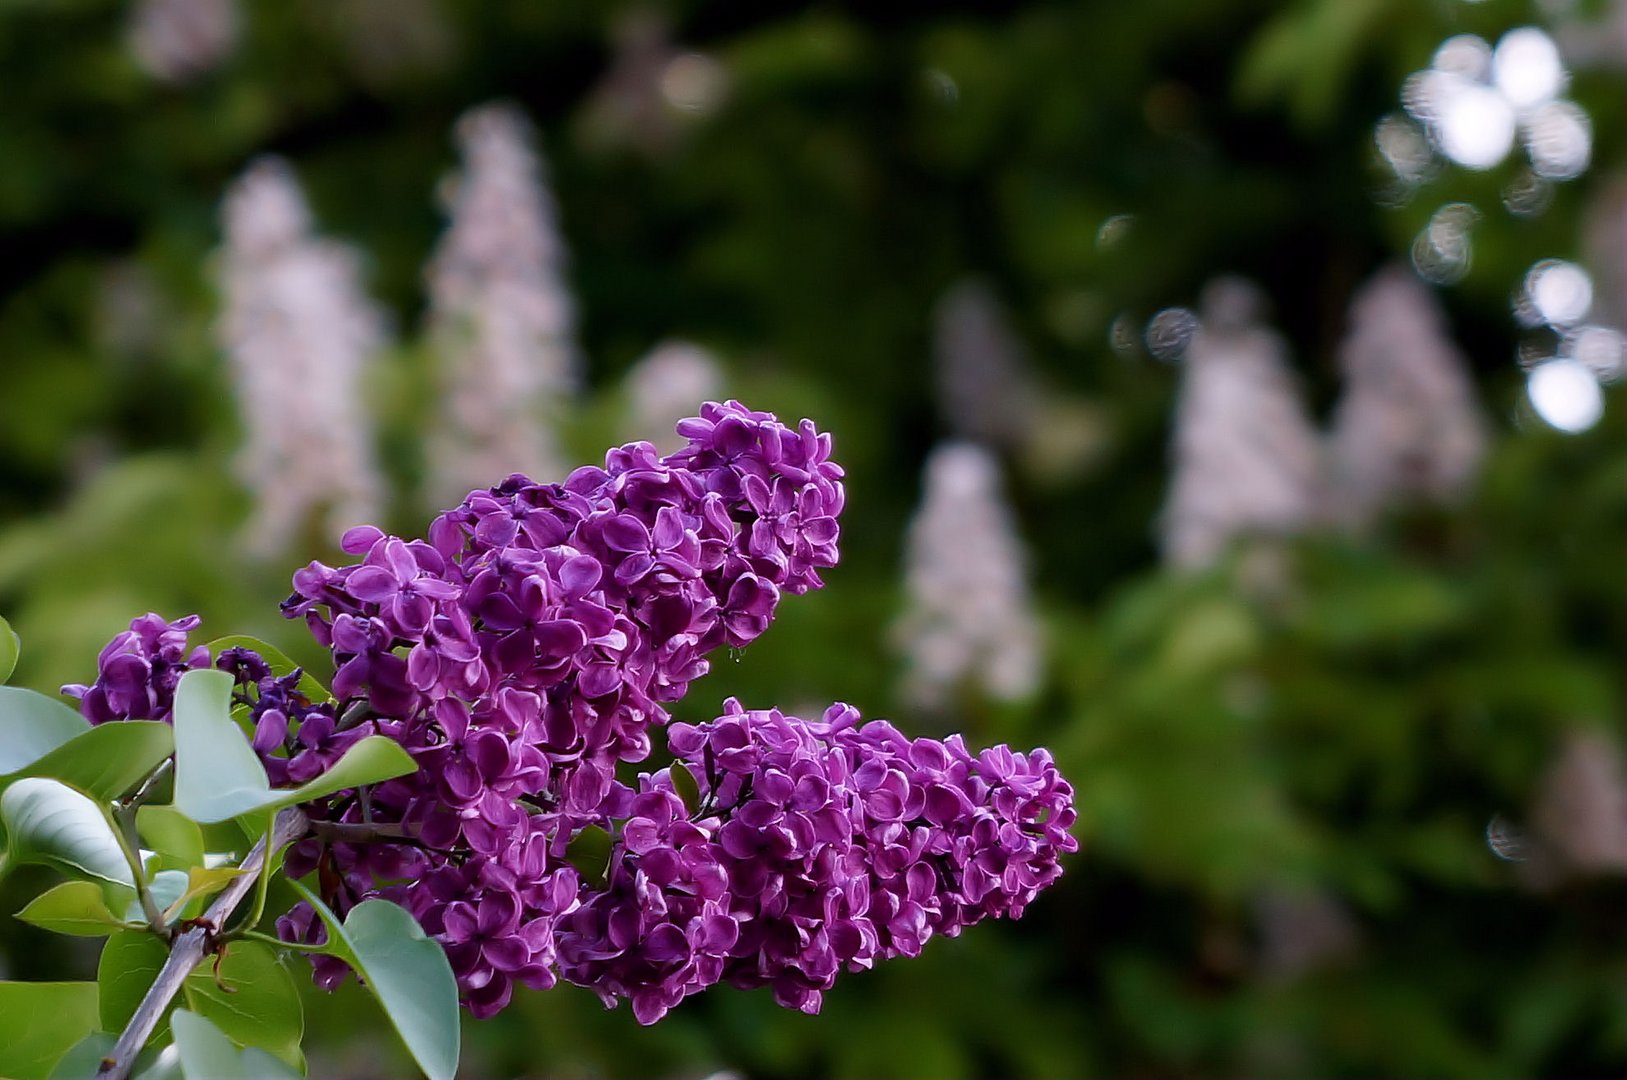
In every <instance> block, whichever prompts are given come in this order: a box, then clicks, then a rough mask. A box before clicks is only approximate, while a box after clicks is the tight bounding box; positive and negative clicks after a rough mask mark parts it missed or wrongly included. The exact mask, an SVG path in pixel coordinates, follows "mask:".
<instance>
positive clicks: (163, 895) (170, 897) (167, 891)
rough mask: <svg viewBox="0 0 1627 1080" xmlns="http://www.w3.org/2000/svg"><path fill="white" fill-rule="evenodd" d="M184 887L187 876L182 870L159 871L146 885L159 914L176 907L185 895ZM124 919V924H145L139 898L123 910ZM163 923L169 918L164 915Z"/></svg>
mask: <svg viewBox="0 0 1627 1080" xmlns="http://www.w3.org/2000/svg"><path fill="white" fill-rule="evenodd" d="M186 887H187V874H186V871H184V870H160V871H158V873H156V874H154V875H153V879H152V880H151V881H150V882H148V883H147V891H148V892H149V893H151V894H152V898H153V903H154V904H156V905H157V906H158V910H159V911H160V912H162V911H164V910H166V909H167V908H170V907H174V906H176V905H178V904H179V903H180V901H181V897H182V896H184V895H185V894H186ZM124 919H125V921H126V922H132V923H138V924H140V925H142V926H145V925H146V924H147V913H146V911H145V910H143V909H142V906H141V898H140V897H135V898H133V899H131V901H130V903H129V905H128V906H127V907H126V908H125V909H124ZM164 921H165V922H166V923H167V922H169V921H170V917H169V916H168V915H166V916H165V917H164Z"/></svg>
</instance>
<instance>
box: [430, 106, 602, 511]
mask: <svg viewBox="0 0 1627 1080" xmlns="http://www.w3.org/2000/svg"><path fill="white" fill-rule="evenodd" d="M457 142H458V148H459V152H460V154H461V157H462V169H461V171H460V172H459V174H458V176H457V177H456V178H455V179H454V180H452V181H451V182H450V183H449V184H448V185H447V188H446V191H447V198H446V206H447V210H448V213H449V214H450V216H451V223H450V224H449V225H448V227H447V230H446V233H445V235H444V236H442V238H441V243H440V246H439V248H438V249H437V250H436V252H435V256H434V259H433V260H432V262H431V263H430V266H429V270H428V277H429V294H430V310H429V335H430V340H431V341H432V343H433V344H434V347H435V350H436V354H437V358H438V362H439V365H440V373H441V385H442V395H441V402H442V410H443V411H442V415H441V417H440V421H439V425H438V427H437V428H436V431H435V433H434V437H433V438H432V439H431V445H430V454H429V464H430V477H429V484H430V490H431V495H432V496H433V497H434V498H435V499H436V500H437V501H438V502H441V503H442V504H443V505H444V503H445V502H448V501H451V500H453V499H456V498H458V496H459V495H460V494H461V493H462V492H464V491H467V490H469V488H470V487H472V486H474V485H476V484H479V483H485V482H489V481H490V478H491V477H493V476H506V475H508V474H510V473H517V472H523V473H527V474H531V475H539V476H548V475H557V474H558V473H560V472H562V471H563V470H562V469H561V463H560V459H559V451H558V447H557V443H556V440H555V437H554V432H553V426H552V423H551V422H552V421H554V420H556V419H557V416H558V412H559V407H560V404H561V401H562V399H563V398H564V396H565V395H568V394H569V393H571V392H572V391H573V390H574V389H575V387H576V382H577V377H578V373H577V367H578V362H577V356H576V346H575V339H574V333H575V312H574V305H573V301H572V299H571V294H570V291H569V289H568V288H567V287H566V284H565V281H564V279H563V276H562V275H563V272H564V265H565V256H566V253H565V245H564V240H563V239H562V238H561V236H560V234H559V225H558V223H557V221H556V215H555V211H554V204H553V199H552V197H551V196H550V195H549V193H548V190H547V187H546V175H545V171H544V168H543V164H542V161H541V159H540V158H539V156H538V153H537V149H536V146H535V144H534V141H533V137H532V132H531V128H530V125H529V124H528V123H527V121H526V119H525V117H524V116H523V115H522V114H521V113H520V112H519V111H518V110H517V109H515V108H513V107H511V106H507V105H486V106H482V107H481V108H478V109H474V110H473V111H471V112H469V113H467V114H465V115H464V117H463V118H462V119H461V120H459V121H458V125H457Z"/></svg>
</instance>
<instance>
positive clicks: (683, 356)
mask: <svg viewBox="0 0 1627 1080" xmlns="http://www.w3.org/2000/svg"><path fill="white" fill-rule="evenodd" d="M622 386H623V388H624V389H625V391H626V394H627V408H628V412H629V414H630V416H629V421H630V424H631V431H632V432H633V433H634V434H635V435H636V436H637V437H638V438H640V439H645V440H648V441H649V442H652V443H654V444H655V446H656V448H657V449H660V450H675V449H677V447H678V446H679V445H681V441H674V439H673V433H672V432H673V427H672V426H673V424H675V423H676V422H677V421H678V420H679V419H681V418H682V417H684V416H685V415H687V414H688V412H689V410H690V409H693V408H694V407H695V402H697V401H706V400H708V399H710V398H715V397H717V396H718V395H719V393H720V392H721V391H722V389H723V369H722V368H721V367H720V366H719V365H718V362H717V358H716V357H714V356H713V355H712V354H711V353H710V352H708V351H707V350H706V349H703V348H701V347H700V346H699V345H694V344H691V343H690V342H687V341H663V342H662V343H661V344H659V345H657V346H656V347H655V348H653V349H651V350H650V351H649V352H648V353H646V354H645V355H644V356H643V357H642V358H640V360H639V361H638V363H636V364H634V365H633V367H632V370H630V371H629V372H628V373H627V376H626V378H625V379H623V381H622Z"/></svg>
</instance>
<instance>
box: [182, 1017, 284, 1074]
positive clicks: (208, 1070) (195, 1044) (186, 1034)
mask: <svg viewBox="0 0 1627 1080" xmlns="http://www.w3.org/2000/svg"><path fill="white" fill-rule="evenodd" d="M170 1026H171V1027H172V1029H173V1030H174V1032H175V1050H176V1053H177V1054H178V1055H179V1056H180V1059H181V1075H182V1076H184V1077H186V1080H300V1074H299V1073H297V1072H295V1071H294V1070H293V1069H290V1068H289V1067H288V1066H286V1065H284V1064H283V1063H282V1062H280V1061H278V1060H277V1059H276V1058H274V1057H272V1056H271V1055H270V1054H268V1053H266V1052H265V1051H264V1050H261V1049H259V1048H258V1047H253V1046H250V1047H247V1048H246V1049H244V1050H242V1051H241V1052H240V1051H239V1050H238V1049H237V1048H236V1047H235V1046H233V1045H232V1043H231V1040H230V1039H228V1038H227V1037H226V1035H225V1034H224V1033H223V1032H221V1030H220V1029H219V1028H217V1027H216V1026H215V1025H214V1024H211V1023H210V1022H209V1021H208V1020H206V1019H204V1018H203V1017H202V1016H199V1015H198V1014H197V1013H192V1012H188V1011H187V1010H185V1009H176V1010H175V1013H174V1014H173V1015H172V1016H171V1017H170Z"/></svg>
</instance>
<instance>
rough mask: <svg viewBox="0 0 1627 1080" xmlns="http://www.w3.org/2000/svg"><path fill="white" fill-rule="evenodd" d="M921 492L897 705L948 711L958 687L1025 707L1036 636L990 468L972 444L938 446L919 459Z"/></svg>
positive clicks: (1018, 557) (908, 552) (1021, 557)
mask: <svg viewBox="0 0 1627 1080" xmlns="http://www.w3.org/2000/svg"><path fill="white" fill-rule="evenodd" d="M925 488H926V491H925V495H924V497H923V499H922V502H921V506H920V508H919V509H918V510H917V511H916V514H915V518H914V520H912V521H911V523H910V527H909V533H908V536H907V537H906V547H905V563H904V580H905V589H906V592H907V597H906V608H905V611H904V614H903V616H902V617H901V618H900V620H899V621H898V623H897V624H896V625H895V626H894V641H895V642H896V644H897V646H898V648H899V650H900V651H901V652H902V653H903V654H904V656H905V659H906V661H907V663H908V671H907V673H906V676H905V682H904V687H903V691H904V696H905V698H906V700H908V701H909V702H910V703H911V704H912V705H913V706H915V707H916V708H918V709H921V710H924V711H934V710H940V709H944V708H946V707H949V706H951V705H952V703H953V701H954V699H955V698H956V697H957V695H958V693H960V692H962V691H964V690H965V689H966V688H967V687H976V688H980V689H981V690H982V691H983V692H984V693H986V694H987V695H988V696H989V697H990V698H994V699H997V700H1003V701H1015V700H1021V699H1023V698H1027V697H1029V696H1031V695H1032V694H1033V693H1034V692H1035V691H1036V690H1037V689H1038V687H1039V681H1040V677H1041V668H1042V665H1043V650H1042V646H1041V630H1040V625H1039V620H1038V618H1037V616H1036V615H1035V613H1034V610H1033V601H1032V598H1031V597H1030V594H1029V588H1028V569H1027V556H1026V553H1025V551H1024V550H1023V544H1022V540H1021V538H1020V537H1019V536H1018V534H1017V526H1016V522H1015V519H1014V516H1013V514H1012V511H1011V507H1010V506H1009V505H1008V503H1007V501H1006V497H1005V494H1004V491H1003V490H1002V483H1001V472H1000V463H999V460H998V459H997V458H996V457H995V456H994V455H993V454H992V453H990V452H989V451H988V450H986V449H984V448H983V447H981V446H977V445H975V444H973V443H967V442H949V443H944V444H941V445H940V446H938V447H937V448H935V449H934V450H933V451H932V453H931V455H930V456H929V457H928V458H927V463H926V482H925Z"/></svg>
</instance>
